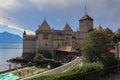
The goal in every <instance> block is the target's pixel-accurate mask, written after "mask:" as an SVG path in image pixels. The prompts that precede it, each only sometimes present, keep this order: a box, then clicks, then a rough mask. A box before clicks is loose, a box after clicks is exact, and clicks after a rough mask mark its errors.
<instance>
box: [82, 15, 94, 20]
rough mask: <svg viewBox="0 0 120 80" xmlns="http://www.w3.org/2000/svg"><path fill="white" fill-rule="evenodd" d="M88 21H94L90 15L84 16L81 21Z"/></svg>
mask: <svg viewBox="0 0 120 80" xmlns="http://www.w3.org/2000/svg"><path fill="white" fill-rule="evenodd" d="M86 19H89V20H93V19H92V18H91V17H90V16H89V15H87V14H86V15H84V16H83V17H82V18H81V19H80V20H86Z"/></svg>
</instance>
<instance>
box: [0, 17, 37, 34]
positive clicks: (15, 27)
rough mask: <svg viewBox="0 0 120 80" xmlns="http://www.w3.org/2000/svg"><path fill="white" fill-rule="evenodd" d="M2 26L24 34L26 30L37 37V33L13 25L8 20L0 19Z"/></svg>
mask: <svg viewBox="0 0 120 80" xmlns="http://www.w3.org/2000/svg"><path fill="white" fill-rule="evenodd" d="M0 25H2V26H6V27H9V28H13V29H16V30H19V31H21V32H24V30H25V31H26V32H27V33H28V34H29V35H35V32H33V31H31V30H28V29H25V28H22V27H20V26H17V25H14V24H11V23H10V21H7V20H3V19H0Z"/></svg>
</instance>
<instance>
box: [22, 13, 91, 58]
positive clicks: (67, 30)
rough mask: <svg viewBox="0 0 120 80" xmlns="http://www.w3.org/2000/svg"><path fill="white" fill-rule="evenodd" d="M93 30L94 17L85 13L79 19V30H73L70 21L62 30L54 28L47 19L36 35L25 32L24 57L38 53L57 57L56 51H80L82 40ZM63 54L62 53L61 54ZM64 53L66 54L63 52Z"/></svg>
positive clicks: (30, 56)
mask: <svg viewBox="0 0 120 80" xmlns="http://www.w3.org/2000/svg"><path fill="white" fill-rule="evenodd" d="M92 30H93V19H92V18H91V17H90V16H89V15H87V14H86V15H84V16H83V17H82V18H81V19H80V20H79V30H78V31H73V30H72V29H71V27H70V26H69V24H68V23H66V25H65V26H64V27H63V28H62V30H54V29H52V28H51V26H50V25H49V24H48V23H47V21H46V20H44V21H43V22H42V24H41V25H39V26H38V29H37V30H36V33H35V35H30V34H27V32H26V31H24V33H23V57H24V58H25V59H30V58H32V57H33V56H34V55H35V54H36V53H42V54H47V55H51V56H52V58H56V56H57V55H58V54H56V52H57V51H58V52H59V51H61V52H68V53H69V52H73V53H79V52H80V46H81V45H80V44H81V43H80V42H81V41H82V40H84V39H86V37H87V36H88V33H89V32H90V31H92ZM60 55H61V54H60ZM63 55H64V54H63Z"/></svg>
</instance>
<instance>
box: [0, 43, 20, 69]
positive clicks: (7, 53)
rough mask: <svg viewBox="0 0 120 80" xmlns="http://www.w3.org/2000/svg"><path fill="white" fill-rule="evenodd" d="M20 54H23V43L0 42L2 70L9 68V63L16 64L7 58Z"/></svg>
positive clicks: (0, 65) (0, 67) (0, 64)
mask: <svg viewBox="0 0 120 80" xmlns="http://www.w3.org/2000/svg"><path fill="white" fill-rule="evenodd" d="M19 56H22V45H21V44H0V71H4V70H8V69H9V66H8V65H9V64H12V65H16V64H13V63H9V62H6V60H9V59H11V58H15V57H19Z"/></svg>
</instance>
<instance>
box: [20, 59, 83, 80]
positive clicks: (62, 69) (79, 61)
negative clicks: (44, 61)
mask: <svg viewBox="0 0 120 80" xmlns="http://www.w3.org/2000/svg"><path fill="white" fill-rule="evenodd" d="M77 64H82V59H81V58H80V57H77V58H76V59H74V60H73V61H71V62H69V63H66V64H64V65H62V66H60V67H57V68H54V69H51V70H48V71H45V72H43V73H40V74H35V75H33V76H29V77H25V78H21V80H25V79H29V78H32V77H37V76H47V75H51V74H56V73H62V72H66V71H68V70H69V69H70V68H71V67H73V66H75V65H77Z"/></svg>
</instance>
